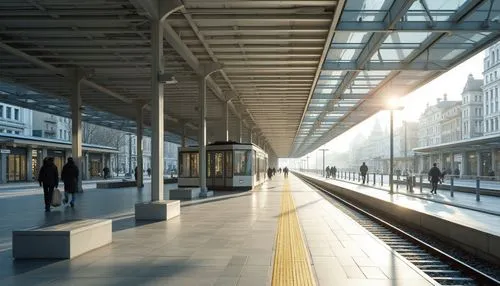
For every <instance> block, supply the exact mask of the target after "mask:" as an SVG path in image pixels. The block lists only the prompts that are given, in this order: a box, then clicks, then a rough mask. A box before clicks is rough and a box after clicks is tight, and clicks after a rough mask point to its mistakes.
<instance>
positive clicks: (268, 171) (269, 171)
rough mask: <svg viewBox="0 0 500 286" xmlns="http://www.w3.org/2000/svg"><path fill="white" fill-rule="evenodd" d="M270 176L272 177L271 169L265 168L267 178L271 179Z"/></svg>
mask: <svg viewBox="0 0 500 286" xmlns="http://www.w3.org/2000/svg"><path fill="white" fill-rule="evenodd" d="M272 176H273V169H271V167H269V168H267V178H268V179H271V177H272Z"/></svg>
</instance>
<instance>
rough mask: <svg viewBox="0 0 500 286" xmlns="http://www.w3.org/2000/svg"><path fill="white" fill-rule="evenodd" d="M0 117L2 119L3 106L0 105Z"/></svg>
mask: <svg viewBox="0 0 500 286" xmlns="http://www.w3.org/2000/svg"><path fill="white" fill-rule="evenodd" d="M0 117H3V105H0Z"/></svg>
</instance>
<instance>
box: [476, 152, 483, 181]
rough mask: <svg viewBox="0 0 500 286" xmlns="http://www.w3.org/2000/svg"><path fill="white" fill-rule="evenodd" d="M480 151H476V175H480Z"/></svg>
mask: <svg viewBox="0 0 500 286" xmlns="http://www.w3.org/2000/svg"><path fill="white" fill-rule="evenodd" d="M481 175H482V174H481V152H479V151H476V176H478V177H481Z"/></svg>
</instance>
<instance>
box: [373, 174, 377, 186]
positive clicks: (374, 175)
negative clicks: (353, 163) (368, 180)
mask: <svg viewBox="0 0 500 286" xmlns="http://www.w3.org/2000/svg"><path fill="white" fill-rule="evenodd" d="M376 177H377V176H376V174H375V173H373V185H374V186H375V183H376V180H377V179H376Z"/></svg>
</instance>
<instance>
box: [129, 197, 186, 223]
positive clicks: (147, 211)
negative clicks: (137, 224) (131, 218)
mask: <svg viewBox="0 0 500 286" xmlns="http://www.w3.org/2000/svg"><path fill="white" fill-rule="evenodd" d="M180 214H181V202H180V201H179V200H168V201H155V202H145V203H137V204H135V219H136V220H169V219H171V218H173V217H176V216H179V215H180Z"/></svg>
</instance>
